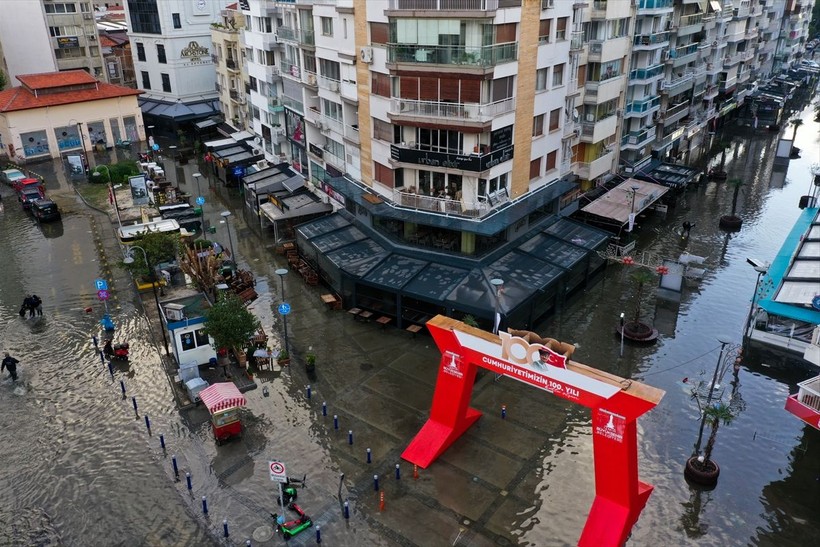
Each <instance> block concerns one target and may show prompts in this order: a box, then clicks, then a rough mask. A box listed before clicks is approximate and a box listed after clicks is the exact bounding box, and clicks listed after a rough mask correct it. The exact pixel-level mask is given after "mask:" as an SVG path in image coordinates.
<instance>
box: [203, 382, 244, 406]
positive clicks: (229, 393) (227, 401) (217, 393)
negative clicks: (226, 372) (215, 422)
mask: <svg viewBox="0 0 820 547" xmlns="http://www.w3.org/2000/svg"><path fill="white" fill-rule="evenodd" d="M199 397H200V399H202V402H203V403H204V404H205V408H207V409H208V412H210V413H211V414H214V413H216V412H221V411H223V410H228V409H230V408H236V407H239V406H245V403H246V401H245V396H244V395H242V393H241V392H240V391H239V388H237V387H236V384H234V383H233V382H221V383H218V384H213V385H211V386H208V387H206V388H205V389H203V390H202V391H200V392H199Z"/></svg>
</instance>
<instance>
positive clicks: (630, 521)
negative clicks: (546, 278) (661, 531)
mask: <svg viewBox="0 0 820 547" xmlns="http://www.w3.org/2000/svg"><path fill="white" fill-rule="evenodd" d="M427 328H428V329H429V330H430V333H431V334H432V335H433V339H434V340H435V342H436V345H438V347H439V349H440V350H441V353H442V359H441V363H440V365H439V372H438V379H437V381H436V390H435V393H434V394H433V405H432V408H431V411H430V418H429V419H428V420H427V422H426V423H425V424H424V426H423V427H422V428H421V430H420V431H419V432H418V434H416V436H415V438H413V440H412V441H411V442H410V445H409V446H408V447H407V448H406V449H405V450H404V452H403V453H402V458H404V459H405V460H407V461H409V462H410V463H414V464H416V465H418V466H420V467H422V468H426V467H427V466H429V465H430V464H431V463H433V462H434V461H435V460H436V458H438V457H439V456H440V455H441V454H442V453H444V451H445V450H447V448H448V447H449V446H450V445H451V444H452V443H453V442H454V441H455V440H456V439H458V438H459V437H460V436H461V434H462V433H464V432H465V431H466V430H467V428H469V427H470V426H471V425H472V424H473V423H475V421H476V420H478V418H479V417H481V412H479V411H478V410H475V409H473V408H470V398H471V395H472V390H473V383H474V381H475V375H476V371H477V369H478V367H482V368H485V369H488V370H491V371H493V372H495V373H497V374H502V375H504V376H509V377H510V378H514V379H516V380H520V381H522V382H525V383H528V384H531V385H533V386H535V387H538V388H540V389H543V390H544V391H546V392H548V393H551V394H553V395H557V396H558V397H562V398H564V399H567V400H569V401H572V402H574V403H577V404H579V405H583V406H585V407H588V408H590V409H591V410H592V424H593V437H592V445H593V455H594V459H595V500H594V501H593V503H592V507H591V509H590V512H589V516H588V517H587V522H586V525H585V526H584V530H583V532H582V534H581V538H580V539H579V541H578V544H579V545H581V546H590V547H591V546H595V547H603V546H610V545H611V546H613V547H614V546H621V545H623V544H624V542H625V541H626V540H627V538H628V536H629V533H630V531H631V530H632V526H633V525H634V524H635V522H636V521H637V520H638V516H639V515H640V513H641V510H642V509H643V508H644V506H645V505H646V501H647V500H648V499H649V495H650V494H651V493H652V488H653V487H652V485H650V484H646V483H644V482H641V481H640V480H639V479H638V434H637V425H636V420H637V419H638V417H639V416H642V415H643V414H645V413H646V412H648V411H650V410H651V409H653V408H654V407H655V406H656V405H657V404H658V402H660V400H661V398H662V397H663V395H664V391H662V390H660V389H657V388H654V387H651V386H647V385H645V384H641V383H639V382H635V381H632V380H627V379H624V378H620V377H618V376H615V375H612V374H609V373H607V372H603V371H601V370H597V369H595V368H592V367H589V366H586V365H582V364H580V363H576V362H574V361H570V360H569V359H568V357H567V356H566V355H564V354H561V353H556V352H555V351H553V350H552V349H550V348H549V347H548V346H546V345H544V344H540V343H533V342H530V340H532V339H533V337H522V336H514V335H512V334H509V333H499V335H494V334H491V333H489V332H485V331H482V330H480V329H476V328H473V327H470V326H468V325H465V324H464V323H462V322H460V321H457V320H455V319H452V318H449V317H444V316H441V315H439V316H436V317H434V318H433V319H431V320H430V321H429V322H428V323H427ZM516 334H520V333H519V332H516ZM568 353H569V354H570V355H571V351H570V352H568Z"/></svg>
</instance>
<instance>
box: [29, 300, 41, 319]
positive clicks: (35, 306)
mask: <svg viewBox="0 0 820 547" xmlns="http://www.w3.org/2000/svg"><path fill="white" fill-rule="evenodd" d="M31 304H32V305H33V308H32V310H33V312H37V317H42V316H43V301H42V300H41V299H40V297H39V296H37V295H36V294H32V295H31ZM30 317H33V313H32V315H31V316H30Z"/></svg>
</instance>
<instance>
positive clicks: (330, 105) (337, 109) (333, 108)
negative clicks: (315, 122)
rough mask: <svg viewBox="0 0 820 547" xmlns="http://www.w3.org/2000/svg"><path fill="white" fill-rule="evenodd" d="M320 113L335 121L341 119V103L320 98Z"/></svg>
mask: <svg viewBox="0 0 820 547" xmlns="http://www.w3.org/2000/svg"><path fill="white" fill-rule="evenodd" d="M322 114H324V115H325V116H327V117H328V118H331V119H334V120H336V121H339V122H340V121H342V105H341V104H339V103H334V102H333V101H328V100H327V99H322Z"/></svg>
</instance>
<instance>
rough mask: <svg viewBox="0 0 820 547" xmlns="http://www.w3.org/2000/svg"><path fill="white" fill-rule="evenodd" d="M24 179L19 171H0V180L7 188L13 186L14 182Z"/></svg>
mask: <svg viewBox="0 0 820 547" xmlns="http://www.w3.org/2000/svg"><path fill="white" fill-rule="evenodd" d="M24 178H26V175H25V174H23V172H22V171H20V170H19V169H6V170H5V171H0V180H2V181H3V182H5V183H6V184H8V185H9V186H13V185H14V182H15V181H17V180H22V179H24Z"/></svg>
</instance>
